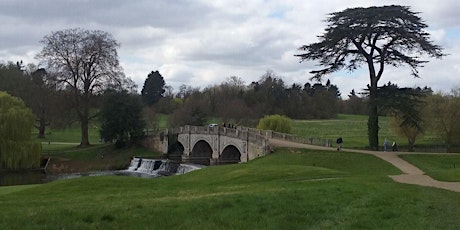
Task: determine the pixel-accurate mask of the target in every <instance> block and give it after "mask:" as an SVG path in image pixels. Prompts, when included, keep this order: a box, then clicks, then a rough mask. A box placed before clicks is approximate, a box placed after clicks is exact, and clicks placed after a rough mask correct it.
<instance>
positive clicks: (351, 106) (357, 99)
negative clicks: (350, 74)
mask: <svg viewBox="0 0 460 230" xmlns="http://www.w3.org/2000/svg"><path fill="white" fill-rule="evenodd" d="M341 104H342V106H341V112H342V113H346V114H354V115H364V114H367V100H366V98H365V97H364V96H360V95H359V94H357V93H356V92H355V90H354V89H353V90H351V92H350V94H348V99H346V100H343V101H342V102H341Z"/></svg>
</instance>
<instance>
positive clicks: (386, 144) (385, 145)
mask: <svg viewBox="0 0 460 230" xmlns="http://www.w3.org/2000/svg"><path fill="white" fill-rule="evenodd" d="M387 149H388V139H387V138H385V140H384V141H383V151H384V152H386V151H387Z"/></svg>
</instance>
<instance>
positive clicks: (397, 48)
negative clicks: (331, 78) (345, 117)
mask: <svg viewBox="0 0 460 230" xmlns="http://www.w3.org/2000/svg"><path fill="white" fill-rule="evenodd" d="M418 14H419V13H414V12H412V11H411V10H410V7H407V6H396V5H391V6H381V7H369V8H351V9H346V10H344V11H341V12H335V13H331V14H330V15H329V17H328V18H327V20H326V22H327V24H328V25H327V28H326V30H325V33H324V34H323V35H321V36H319V40H320V41H319V42H317V43H312V44H309V45H304V46H302V47H300V48H299V49H300V50H302V51H305V53H302V54H298V55H296V56H298V57H299V58H300V60H301V61H304V60H318V61H319V64H320V65H321V66H324V68H323V69H319V70H314V71H311V73H312V74H314V75H313V77H312V78H313V79H317V80H321V78H322V77H323V76H324V75H327V74H330V73H332V72H335V71H339V70H342V69H347V70H349V71H354V70H356V69H358V68H359V67H361V66H362V65H366V66H367V68H368V69H369V80H370V84H369V85H368V87H369V93H370V94H369V120H368V134H369V146H370V148H371V149H374V150H377V149H378V144H379V141H378V130H379V126H378V105H377V104H376V103H375V101H376V98H377V87H378V82H379V80H380V78H381V77H382V75H383V71H384V68H385V66H386V65H392V66H395V67H399V66H402V65H408V66H409V67H410V69H411V71H412V75H413V76H414V77H418V68H419V67H422V64H423V63H425V62H426V61H424V60H421V57H420V56H421V55H427V56H429V57H435V58H441V57H442V56H443V53H442V48H441V47H440V46H437V45H434V44H433V42H432V41H431V40H430V38H429V33H427V32H426V31H425V28H426V27H427V25H426V24H425V23H424V22H423V21H422V19H421V18H420V17H419V16H418Z"/></svg>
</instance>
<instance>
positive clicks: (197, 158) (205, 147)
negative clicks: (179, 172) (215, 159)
mask: <svg viewBox="0 0 460 230" xmlns="http://www.w3.org/2000/svg"><path fill="white" fill-rule="evenodd" d="M211 158H212V148H211V146H210V145H209V143H208V142H206V141H204V140H200V141H198V142H196V143H195V145H194V146H193V148H192V151H191V152H190V158H189V161H190V163H193V164H200V165H210V159H211Z"/></svg>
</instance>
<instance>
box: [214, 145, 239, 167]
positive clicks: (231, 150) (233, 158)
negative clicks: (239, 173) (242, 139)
mask: <svg viewBox="0 0 460 230" xmlns="http://www.w3.org/2000/svg"><path fill="white" fill-rule="evenodd" d="M239 162H241V152H240V150H239V149H238V148H237V147H236V146H234V145H228V146H226V147H225V148H224V150H223V151H222V153H221V154H220V156H219V161H218V164H236V163H239Z"/></svg>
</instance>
